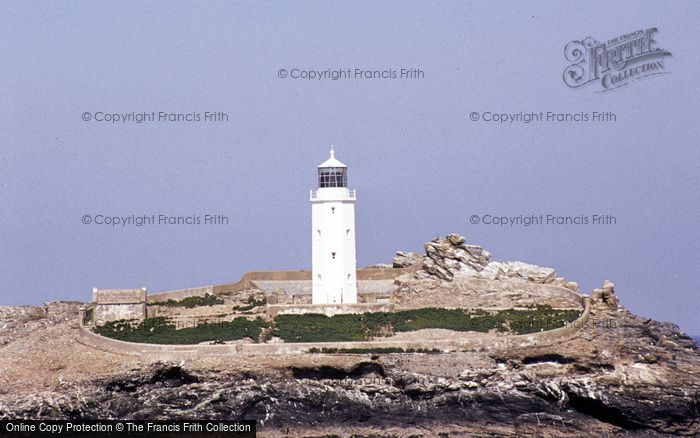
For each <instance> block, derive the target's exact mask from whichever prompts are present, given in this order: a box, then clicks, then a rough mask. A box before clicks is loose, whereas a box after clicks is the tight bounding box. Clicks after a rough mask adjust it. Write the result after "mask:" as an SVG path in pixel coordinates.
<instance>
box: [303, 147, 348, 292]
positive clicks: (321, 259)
mask: <svg viewBox="0 0 700 438" xmlns="http://www.w3.org/2000/svg"><path fill="white" fill-rule="evenodd" d="M347 172H348V167H347V166H346V165H345V164H343V163H341V162H340V161H338V160H337V159H336V158H335V152H334V151H333V146H331V157H330V158H329V159H328V160H326V161H325V162H323V163H322V164H321V165H320V166H318V188H317V189H316V190H311V226H312V230H311V232H312V233H313V236H312V238H311V240H312V243H311V247H312V266H313V272H312V275H313V283H312V284H313V286H312V300H313V301H312V302H313V303H314V304H334V303H337V304H354V303H357V278H356V261H355V191H354V190H349V189H348V173H347Z"/></svg>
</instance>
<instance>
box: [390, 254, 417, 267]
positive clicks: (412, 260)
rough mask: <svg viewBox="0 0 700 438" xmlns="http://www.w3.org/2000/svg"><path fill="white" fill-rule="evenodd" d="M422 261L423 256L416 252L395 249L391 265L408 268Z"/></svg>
mask: <svg viewBox="0 0 700 438" xmlns="http://www.w3.org/2000/svg"><path fill="white" fill-rule="evenodd" d="M422 261H423V256H422V255H420V254H418V253H417V252H404V251H396V255H395V256H394V259H393V263H392V266H393V267H394V268H408V267H410V266H413V265H417V264H419V263H421V262H422Z"/></svg>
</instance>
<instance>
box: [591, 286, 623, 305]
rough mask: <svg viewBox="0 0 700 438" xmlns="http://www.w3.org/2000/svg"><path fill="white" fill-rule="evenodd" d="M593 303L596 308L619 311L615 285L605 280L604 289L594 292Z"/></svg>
mask: <svg viewBox="0 0 700 438" xmlns="http://www.w3.org/2000/svg"><path fill="white" fill-rule="evenodd" d="M591 302H592V303H593V305H594V306H595V307H599V308H609V309H613V310H615V309H617V306H618V302H617V297H615V285H614V284H613V283H612V282H611V281H609V280H605V281H604V282H603V287H602V288H600V289H594V290H593V293H592V294H591Z"/></svg>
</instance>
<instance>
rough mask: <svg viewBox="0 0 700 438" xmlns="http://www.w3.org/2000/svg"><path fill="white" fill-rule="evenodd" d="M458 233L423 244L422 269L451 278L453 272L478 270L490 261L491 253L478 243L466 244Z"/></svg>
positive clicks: (443, 277)
mask: <svg viewBox="0 0 700 438" xmlns="http://www.w3.org/2000/svg"><path fill="white" fill-rule="evenodd" d="M464 242H465V239H464V237H463V236H461V235H459V234H449V235H448V236H447V237H445V238H440V237H438V238H435V239H433V240H431V241H430V242H428V243H426V244H425V257H424V258H423V270H424V271H425V272H427V273H428V274H431V275H434V276H437V277H439V278H441V279H443V280H448V281H450V280H452V279H453V277H454V275H455V272H457V271H461V270H464V271H466V272H471V273H475V272H480V271H482V270H483V269H484V268H485V267H486V265H488V264H489V262H490V261H491V254H490V253H489V252H488V251H484V249H483V248H481V247H480V246H478V245H467V244H465V243H464Z"/></svg>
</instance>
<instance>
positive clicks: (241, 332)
mask: <svg viewBox="0 0 700 438" xmlns="http://www.w3.org/2000/svg"><path fill="white" fill-rule="evenodd" d="M267 326H268V323H267V322H266V321H264V320H263V319H262V318H256V319H254V320H249V319H246V318H244V317H240V318H235V319H234V320H233V321H227V322H217V323H211V324H208V323H204V324H200V325H198V326H196V327H188V328H183V329H180V330H176V328H175V324H173V323H172V321H171V320H170V319H169V318H167V317H163V316H159V317H156V318H148V319H146V320H144V321H140V322H133V321H128V320H120V321H110V322H108V323H106V324H104V325H102V326H99V327H95V329H94V331H95V333H97V334H99V335H102V336H106V337H109V338H113V339H119V340H121V341H129V342H145V343H152V344H198V343H200V342H206V341H213V342H215V343H222V342H225V341H233V340H236V339H243V338H251V339H253V340H254V341H256V342H257V340H258V338H259V337H260V333H261V331H262V329H263V328H264V327H267Z"/></svg>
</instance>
